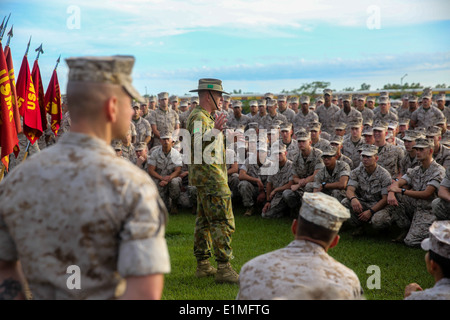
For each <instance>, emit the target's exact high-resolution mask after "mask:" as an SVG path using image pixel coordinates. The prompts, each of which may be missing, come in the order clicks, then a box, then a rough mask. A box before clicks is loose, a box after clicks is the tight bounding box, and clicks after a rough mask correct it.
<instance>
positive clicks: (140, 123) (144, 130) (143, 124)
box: [132, 117, 152, 143]
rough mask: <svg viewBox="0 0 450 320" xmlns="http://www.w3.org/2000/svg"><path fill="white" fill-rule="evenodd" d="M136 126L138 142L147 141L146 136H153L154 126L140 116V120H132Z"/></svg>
mask: <svg viewBox="0 0 450 320" xmlns="http://www.w3.org/2000/svg"><path fill="white" fill-rule="evenodd" d="M132 121H133V123H134V126H135V128H136V143H139V142H145V138H147V137H151V136H152V127H151V126H150V123H148V121H147V120H145V119H144V118H142V117H139V119H138V120H132Z"/></svg>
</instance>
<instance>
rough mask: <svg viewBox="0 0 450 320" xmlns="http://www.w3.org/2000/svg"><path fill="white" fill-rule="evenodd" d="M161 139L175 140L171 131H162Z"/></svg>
mask: <svg viewBox="0 0 450 320" xmlns="http://www.w3.org/2000/svg"><path fill="white" fill-rule="evenodd" d="M159 138H160V139H161V140H162V139H173V138H172V132H170V131H162V132H161V133H160V135H159Z"/></svg>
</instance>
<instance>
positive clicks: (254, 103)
mask: <svg viewBox="0 0 450 320" xmlns="http://www.w3.org/2000/svg"><path fill="white" fill-rule="evenodd" d="M249 105H250V107H252V106H256V107H257V106H258V101H256V100H252V101H250V103H249Z"/></svg>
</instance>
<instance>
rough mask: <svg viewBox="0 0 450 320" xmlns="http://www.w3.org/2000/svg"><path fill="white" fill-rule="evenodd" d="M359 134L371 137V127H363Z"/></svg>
mask: <svg viewBox="0 0 450 320" xmlns="http://www.w3.org/2000/svg"><path fill="white" fill-rule="evenodd" d="M361 134H362V135H363V136H373V128H372V127H371V126H364V128H363V130H362V133H361Z"/></svg>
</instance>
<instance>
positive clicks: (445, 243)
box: [421, 220, 450, 259]
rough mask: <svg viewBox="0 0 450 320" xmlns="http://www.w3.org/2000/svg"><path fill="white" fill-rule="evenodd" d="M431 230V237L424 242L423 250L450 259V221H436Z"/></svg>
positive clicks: (422, 244)
mask: <svg viewBox="0 0 450 320" xmlns="http://www.w3.org/2000/svg"><path fill="white" fill-rule="evenodd" d="M429 230H430V236H429V237H428V238H426V239H424V240H423V241H422V243H421V247H422V249H423V250H425V251H429V250H431V251H433V252H434V253H436V254H438V255H440V256H441V257H443V258H446V259H450V221H448V220H440V221H435V222H433V224H432V225H431V227H430V229H429Z"/></svg>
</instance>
